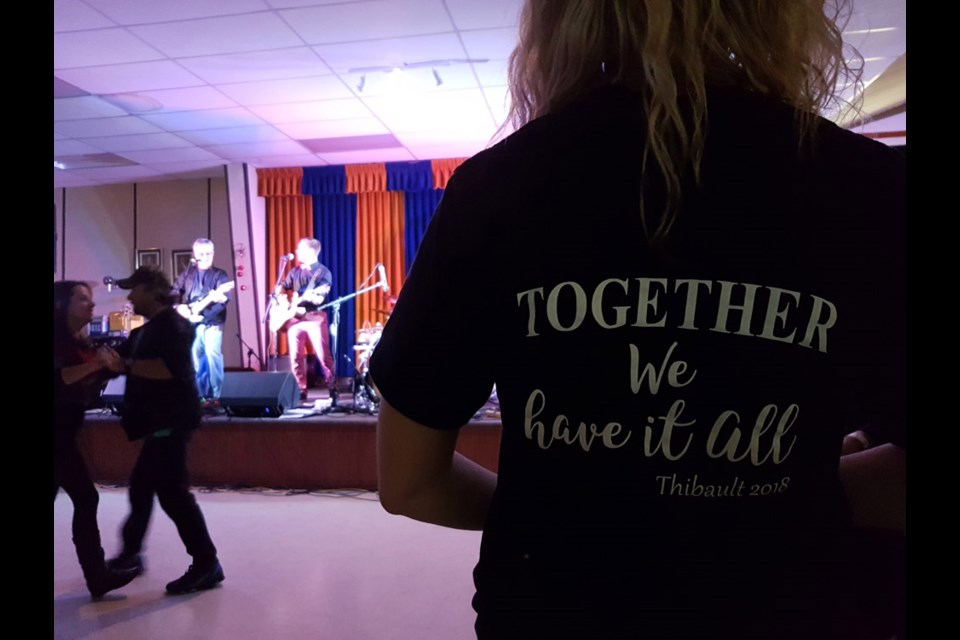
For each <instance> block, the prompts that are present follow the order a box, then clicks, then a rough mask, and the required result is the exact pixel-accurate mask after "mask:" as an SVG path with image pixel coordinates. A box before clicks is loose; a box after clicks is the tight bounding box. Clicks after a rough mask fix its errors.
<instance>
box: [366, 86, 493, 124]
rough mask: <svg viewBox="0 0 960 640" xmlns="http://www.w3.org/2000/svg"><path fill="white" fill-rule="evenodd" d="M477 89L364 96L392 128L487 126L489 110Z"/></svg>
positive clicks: (489, 116)
mask: <svg viewBox="0 0 960 640" xmlns="http://www.w3.org/2000/svg"><path fill="white" fill-rule="evenodd" d="M482 96H483V94H482V93H480V90H479V89H471V90H464V91H437V92H434V93H429V94H425V95H423V94H421V95H419V96H416V95H411V96H378V97H372V98H364V102H365V103H366V104H367V106H369V107H370V110H371V111H373V115H375V116H376V117H378V118H379V119H381V120H383V123H384V124H385V125H387V127H388V128H389V129H390V130H392V131H395V132H405V131H416V130H418V129H427V130H430V129H447V128H450V129H453V128H469V127H473V126H482V127H484V128H487V127H489V126H490V125H491V124H492V123H493V119H492V117H491V115H490V110H489V109H488V108H487V106H486V103H485V102H484V100H483V97H482Z"/></svg>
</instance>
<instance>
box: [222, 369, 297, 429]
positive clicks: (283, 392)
mask: <svg viewBox="0 0 960 640" xmlns="http://www.w3.org/2000/svg"><path fill="white" fill-rule="evenodd" d="M223 376H224V377H223V388H222V389H221V390H220V406H222V407H223V408H224V409H225V410H226V412H227V414H228V415H231V416H242V417H247V418H277V417H279V416H280V415H282V414H283V412H284V411H287V410H288V409H294V408H296V406H297V405H298V404H299V403H300V387H299V386H298V385H297V379H296V378H295V377H293V374H292V373H290V372H289V371H227V372H226V373H224V374H223Z"/></svg>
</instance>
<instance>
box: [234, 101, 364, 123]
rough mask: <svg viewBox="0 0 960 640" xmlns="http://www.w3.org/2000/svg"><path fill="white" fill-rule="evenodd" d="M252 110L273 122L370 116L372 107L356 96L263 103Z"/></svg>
mask: <svg viewBox="0 0 960 640" xmlns="http://www.w3.org/2000/svg"><path fill="white" fill-rule="evenodd" d="M250 111H252V112H254V113H255V114H257V115H258V116H260V117H261V118H263V119H264V120H266V121H267V122H270V123H271V124H281V123H285V122H306V121H308V120H347V119H350V118H369V117H370V109H368V108H367V107H366V106H365V105H364V104H363V102H361V101H360V100H358V99H356V98H352V99H344V100H318V101H316V102H298V103H295V104H278V105H261V106H253V107H250Z"/></svg>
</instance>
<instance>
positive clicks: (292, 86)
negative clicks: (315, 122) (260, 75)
mask: <svg viewBox="0 0 960 640" xmlns="http://www.w3.org/2000/svg"><path fill="white" fill-rule="evenodd" d="M217 89H219V90H220V91H222V92H223V93H225V94H226V95H228V96H230V97H231V98H233V99H234V100H236V101H237V102H239V103H241V104H245V105H257V104H280V103H284V102H310V101H313V100H331V99H334V98H353V97H354V96H353V93H352V92H351V91H350V90H349V89H348V88H347V87H346V86H345V85H344V84H343V81H342V80H340V78H338V77H336V76H331V75H325V76H314V77H310V78H287V79H284V80H265V81H262V82H243V83H239V84H221V85H218V86H217Z"/></svg>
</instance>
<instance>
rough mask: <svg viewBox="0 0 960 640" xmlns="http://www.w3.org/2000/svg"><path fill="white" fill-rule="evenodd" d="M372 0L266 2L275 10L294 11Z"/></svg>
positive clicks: (270, 0) (276, 0)
mask: <svg viewBox="0 0 960 640" xmlns="http://www.w3.org/2000/svg"><path fill="white" fill-rule="evenodd" d="M369 1H370V0H264V2H266V3H267V4H268V5H270V6H271V7H273V8H274V9H292V8H295V7H312V6H314V5H318V4H345V3H347V2H369Z"/></svg>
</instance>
